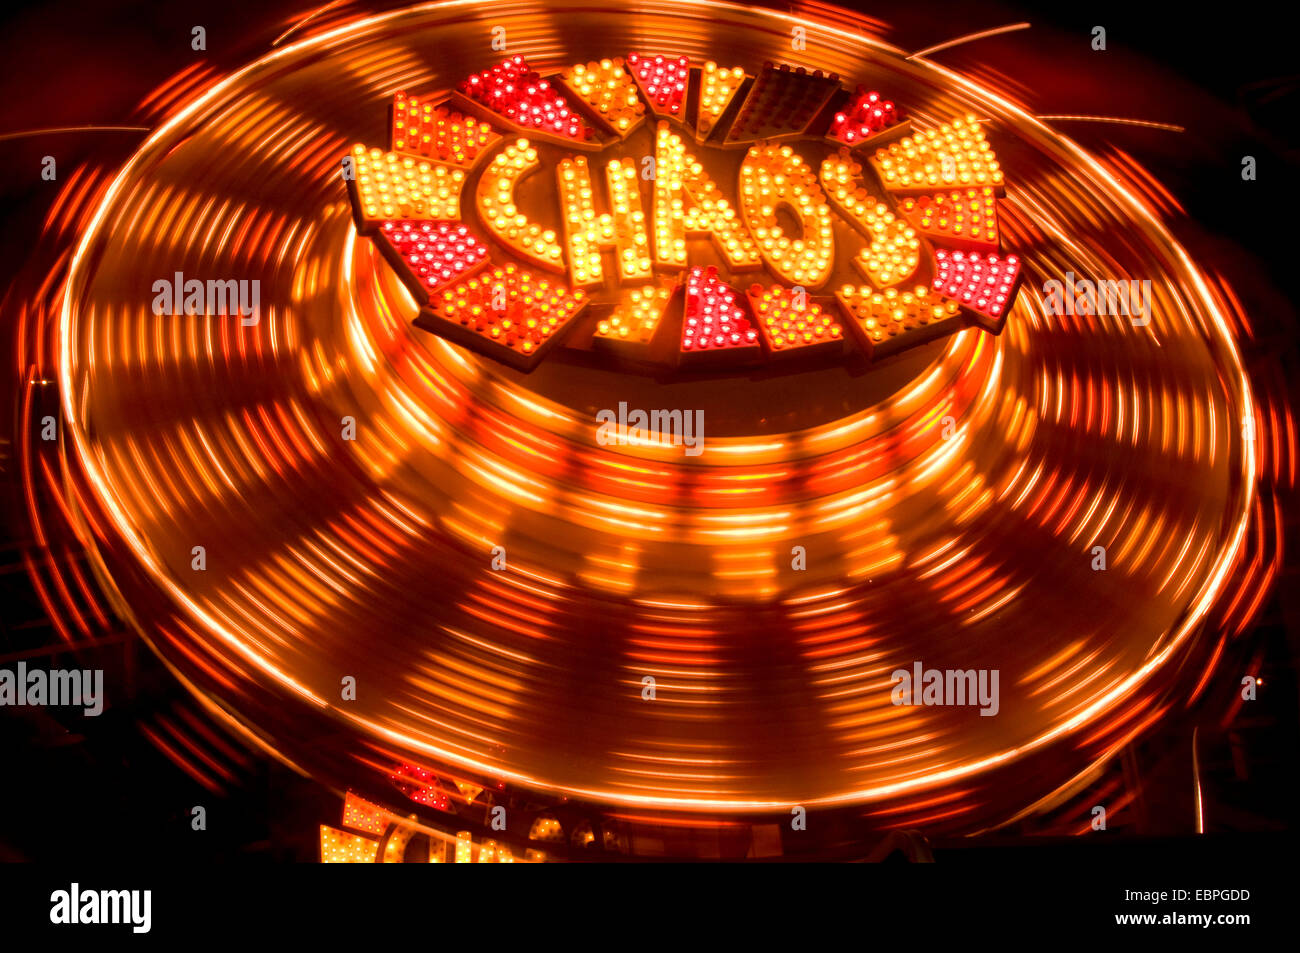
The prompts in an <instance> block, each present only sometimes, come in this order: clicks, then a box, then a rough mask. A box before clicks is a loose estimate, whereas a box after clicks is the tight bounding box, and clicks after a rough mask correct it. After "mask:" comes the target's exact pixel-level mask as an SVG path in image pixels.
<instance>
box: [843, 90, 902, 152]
mask: <svg viewBox="0 0 1300 953" xmlns="http://www.w3.org/2000/svg"><path fill="white" fill-rule="evenodd" d="M902 119H903V115H902V110H900V109H899V108H898V106H896V105H895V104H894V103H892V102H890V101H889V100H888V99H885V98H884V97H882V96H881V95H880V94H879V93H878V92H876V91H875V90H870V89H867V88H866V87H865V86H859V87H858V88H857V90H855V91H854V93H853V96H852V98H851V99H850V100H849V102H848V104H847V105H846V106H845V107H844V109H842V110H841V111H840V112H837V113H836V114H835V117H834V118H833V119H832V120H831V125H830V128H829V129H827V130H826V135H828V136H830V137H831V138H832V139H836V140H838V141H839V142H842V143H844V144H845V145H850V146H855V145H858V144H860V143H862V142H865V141H866V140H868V139H872V138H874V137H875V136H878V135H880V134H881V133H882V132H885V131H886V130H888V129H890V128H891V127H893V126H897V125H899V124H900V123H901V122H902Z"/></svg>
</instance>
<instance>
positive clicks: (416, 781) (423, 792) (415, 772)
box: [345, 764, 451, 823]
mask: <svg viewBox="0 0 1300 953" xmlns="http://www.w3.org/2000/svg"><path fill="white" fill-rule="evenodd" d="M388 780H389V781H391V782H392V783H393V786H394V787H396V788H397V789H398V790H399V791H401V792H402V793H403V794H405V795H406V796H407V797H409V798H410V799H411V800H412V801H414V802H415V803H416V804H427V805H428V806H429V807H432V808H435V809H437V810H439V811H445V810H447V809H448V808H449V807H450V806H451V804H450V802H449V801H448V800H447V795H446V794H444V793H443V792H442V790H441V789H440V788H439V787H438V779H437V778H435V777H434V776H433V773H432V772H430V771H428V770H426V769H425V768H421V767H419V766H418V765H413V764H403V765H400V766H399V767H398V768H397V770H396V771H394V772H393V773H392V774H390V775H389V776H388ZM345 823H346V821H345Z"/></svg>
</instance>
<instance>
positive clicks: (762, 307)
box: [749, 284, 844, 357]
mask: <svg viewBox="0 0 1300 953" xmlns="http://www.w3.org/2000/svg"><path fill="white" fill-rule="evenodd" d="M749 306H750V308H751V309H752V310H753V312H754V317H755V319H756V320H757V322H758V330H759V332H760V333H761V334H762V335H763V340H764V341H765V342H766V343H767V347H768V351H769V352H770V353H771V354H772V356H773V357H783V356H786V355H791V354H797V355H805V354H813V353H816V354H821V353H823V352H827V351H830V352H839V351H841V350H843V347H844V329H843V328H842V327H841V326H840V323H839V322H838V321H836V320H835V319H834V318H833V317H831V316H830V314H828V313H827V312H826V311H825V310H823V308H822V306H821V305H819V304H817V303H816V302H815V301H813V300H812V299H811V298H810V297H808V294H807V293H806V292H797V291H795V290H794V289H792V288H786V287H784V286H783V285H772V287H770V288H764V287H763V286H762V285H760V284H754V285H751V286H750V288H749Z"/></svg>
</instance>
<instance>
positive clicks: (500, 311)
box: [430, 264, 587, 369]
mask: <svg viewBox="0 0 1300 953" xmlns="http://www.w3.org/2000/svg"><path fill="white" fill-rule="evenodd" d="M586 304H587V296H586V294H585V293H584V292H582V291H581V290H578V291H569V290H568V289H567V288H565V287H564V286H563V285H562V284H560V283H559V282H556V281H553V280H551V279H549V278H544V277H541V276H540V275H534V274H532V273H530V272H527V271H523V270H521V269H520V268H519V267H518V266H516V265H514V264H507V265H504V266H502V267H500V268H494V269H492V270H491V271H487V272H484V273H483V274H481V275H477V276H475V277H473V278H470V279H468V280H466V281H462V282H460V283H459V284H456V285H453V286H452V287H450V288H448V289H446V290H445V291H443V292H441V293H439V294H438V295H436V296H435V297H434V298H433V300H432V301H431V302H430V310H431V312H432V314H433V316H434V317H435V318H436V319H438V320H439V321H440V322H441V330H442V331H443V332H444V333H446V334H447V336H448V337H450V338H452V339H453V340H455V341H457V342H458V343H460V344H464V345H465V346H466V347H469V348H472V349H475V350H478V351H481V352H483V353H485V354H489V355H490V356H491V357H493V358H494V359H496V360H500V361H504V362H505V363H507V364H510V365H512V366H514V367H520V368H525V369H526V368H531V367H532V366H533V365H534V364H536V363H537V361H538V360H540V358H541V357H542V355H543V354H544V353H545V352H546V351H547V350H549V349H550V347H551V346H552V345H553V344H554V343H555V342H556V341H557V340H558V339H559V337H560V335H561V332H562V331H564V330H566V329H567V328H568V326H569V324H570V322H571V321H572V320H573V317H574V315H576V314H577V313H578V312H579V311H581V310H582V308H583V307H584V306H585V305H586Z"/></svg>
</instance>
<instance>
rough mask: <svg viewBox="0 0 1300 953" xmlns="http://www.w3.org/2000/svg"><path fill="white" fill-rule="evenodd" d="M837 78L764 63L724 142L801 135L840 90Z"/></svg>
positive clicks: (801, 69) (783, 65)
mask: <svg viewBox="0 0 1300 953" xmlns="http://www.w3.org/2000/svg"><path fill="white" fill-rule="evenodd" d="M839 89H840V82H839V77H838V76H837V75H835V74H834V73H831V74H830V75H823V73H822V71H821V70H814V71H813V72H811V73H809V72H808V71H807V70H805V69H804V68H803V67H802V66H800V67H798V68H797V69H792V68H791V67H790V66H788V65H787V64H785V63H782V64H781V65H780V67H776V66H773V65H772V64H771V63H764V64H763V71H762V72H761V73H759V74H758V77H757V78H756V79H755V80H754V85H753V86H752V87H751V88H750V90H749V95H748V96H746V97H745V102H744V104H743V105H742V106H741V107H740V113H739V115H737V116H736V121H735V122H734V123H732V125H731V128H730V129H729V130H727V138H726V140H725V142H727V143H739V142H753V141H755V140H758V139H774V138H780V137H783V136H797V135H802V134H804V133H805V132H807V131H808V127H809V126H810V125H812V123H813V120H815V119H816V118H817V116H818V115H820V114H821V112H822V111H823V110H824V109H825V108H826V106H827V104H829V103H830V101H831V97H832V96H833V95H835V93H837V92H839Z"/></svg>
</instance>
